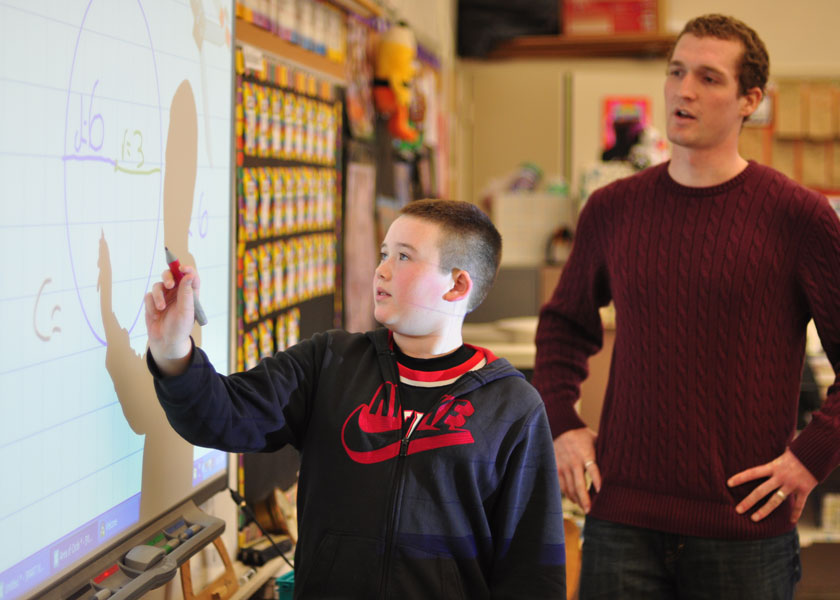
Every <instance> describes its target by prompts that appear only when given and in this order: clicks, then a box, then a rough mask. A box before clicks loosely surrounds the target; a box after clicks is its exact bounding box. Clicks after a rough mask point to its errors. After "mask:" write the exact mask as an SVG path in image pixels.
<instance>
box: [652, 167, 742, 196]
mask: <svg viewBox="0 0 840 600" xmlns="http://www.w3.org/2000/svg"><path fill="white" fill-rule="evenodd" d="M669 164H671V161H667V162H664V163H662V165H661V169H662V171H661V174H660V177H661V178H662V179H661V181H662V182H663V183H664V184H665V185H666V187H667V188H668V189H669V190H670V191H672V192H673V193H675V194H679V195H681V196H717V195H718V194H724V193H726V192H729V191H730V190H732V189H734V188H736V187H739V186H741V185H743V183H744V182H745V181H746V180H747V179H748V178H749V177H752V176H753V173H754V172H755V171H756V169H757V168H758V164H757V163H756V162H755V161H753V160H749V161H747V166H746V168H745V169H744V170H743V171H741V172H740V173H738V174H737V175H736V176H735V177H733V178H732V179H729V180H727V181H724V182H723V183H719V184H717V185H710V186H708V187H689V186H687V185H682V184H681V183H677V182H676V181H674V179H673V178H672V177H671V175H670V173H668V165H669Z"/></svg>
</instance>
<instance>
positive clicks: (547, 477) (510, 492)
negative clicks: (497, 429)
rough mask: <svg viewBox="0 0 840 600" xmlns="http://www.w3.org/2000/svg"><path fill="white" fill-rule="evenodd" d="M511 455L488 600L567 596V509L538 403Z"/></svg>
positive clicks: (494, 521)
mask: <svg viewBox="0 0 840 600" xmlns="http://www.w3.org/2000/svg"><path fill="white" fill-rule="evenodd" d="M523 422H524V424H523V426H522V428H521V431H520V432H519V433H518V436H517V441H516V445H515V447H514V448H513V450H512V451H511V453H510V455H509V456H508V460H507V464H506V465H505V474H504V477H503V480H502V485H501V489H500V490H499V497H498V501H497V502H496V504H495V506H494V509H493V514H492V515H491V516H490V519H491V521H490V526H491V529H492V532H493V539H494V548H495V550H494V552H495V559H494V565H493V570H492V575H491V579H490V581H489V585H490V597H491V598H493V599H501V598H509V599H514V598H516V599H524V598H565V597H566V566H565V565H566V552H565V538H564V534H563V506H562V502H561V497H560V483H559V480H558V479H557V466H556V463H555V461H554V446H553V444H552V440H551V433H550V431H549V428H548V421H547V419H546V416H545V409H544V407H543V406H542V404H538V405H537V406H536V408H535V409H534V410H533V411H531V413H530V414H529V415H527V418H523Z"/></svg>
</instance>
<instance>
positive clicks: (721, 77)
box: [665, 34, 760, 150]
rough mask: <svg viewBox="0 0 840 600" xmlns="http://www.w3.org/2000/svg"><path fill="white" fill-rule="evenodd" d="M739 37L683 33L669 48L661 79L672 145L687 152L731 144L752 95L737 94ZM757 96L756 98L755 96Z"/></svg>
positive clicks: (741, 47)
mask: <svg viewBox="0 0 840 600" xmlns="http://www.w3.org/2000/svg"><path fill="white" fill-rule="evenodd" d="M743 50H744V47H743V44H742V43H741V42H740V41H736V40H721V39H718V38H715V37H702V38H699V37H696V36H694V35H691V34H685V35H683V36H682V37H681V38H680V39H679V41H678V42H677V45H676V47H675V48H674V53H673V56H672V57H671V62H670V63H669V64H668V75H667V78H666V80H665V107H666V111H667V122H666V123H667V129H666V130H667V135H668V139H669V140H670V141H671V143H672V144H674V145H675V146H681V147H683V148H689V149H693V150H715V149H718V148H723V147H724V146H729V147H733V146H732V145H734V147H735V148H737V143H738V134H739V133H740V131H741V123H742V121H743V118H744V117H745V116H747V115H749V114H750V113H751V112H752V111H753V110H755V106H754V104H755V102H754V101H753V100H754V99H753V98H751V97H750V96H749V95H745V96H739V93H738V73H737V64H738V62H739V60H740V58H741V54H742V53H743ZM759 98H760V96H759Z"/></svg>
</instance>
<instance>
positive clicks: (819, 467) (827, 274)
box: [791, 198, 840, 481]
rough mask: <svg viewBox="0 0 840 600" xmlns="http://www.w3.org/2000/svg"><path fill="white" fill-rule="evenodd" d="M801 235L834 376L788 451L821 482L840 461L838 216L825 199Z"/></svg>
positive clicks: (806, 281) (802, 264)
mask: <svg viewBox="0 0 840 600" xmlns="http://www.w3.org/2000/svg"><path fill="white" fill-rule="evenodd" d="M805 238H806V239H805V241H804V254H803V258H802V260H800V261H799V279H800V281H801V284H802V288H803V290H804V293H805V296H806V298H807V300H808V306H809V308H810V311H811V316H812V317H813V319H814V324H815V325H816V327H817V332H818V333H819V336H820V342H821V343H822V347H823V349H824V350H825V353H826V356H827V357H828V359H829V361H830V362H831V365H832V366H833V368H834V373H835V379H834V383H833V384H832V385H831V386H830V387H829V388H828V394H827V395H826V399H825V402H824V403H823V406H822V408H821V409H820V410H818V411H816V412H815V413H813V415H812V418H811V422H810V423H809V424H808V425H807V426H806V427H805V429H803V430H802V433H800V434H799V436H798V437H797V438H796V439H795V440H794V441H793V442H792V443H791V451H792V452H793V453H794V454H795V455H796V457H797V458H798V459H799V460H800V461H801V462H802V464H804V465H805V467H806V468H807V469H808V470H809V471H810V472H811V474H813V475H814V477H816V478H817V479H818V480H820V481H822V480H823V479H825V478H826V477H828V475H829V473H831V471H832V470H833V469H834V468H835V467H837V465H838V464H840V220H838V218H837V214H836V213H835V212H834V210H833V209H832V208H831V206H830V205H829V204H828V202H827V201H826V200H825V199H824V198H821V199H820V201H819V202H818V204H817V207H816V209H815V211H814V213H813V218H812V223H811V224H810V226H809V227H808V231H807V233H806V234H805Z"/></svg>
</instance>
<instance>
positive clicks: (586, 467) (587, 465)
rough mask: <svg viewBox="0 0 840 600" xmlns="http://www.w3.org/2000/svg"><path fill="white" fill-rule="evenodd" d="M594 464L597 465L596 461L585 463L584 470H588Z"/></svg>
mask: <svg viewBox="0 0 840 600" xmlns="http://www.w3.org/2000/svg"><path fill="white" fill-rule="evenodd" d="M594 464H595V461H594V460H587V461H586V462H585V463H583V469H584V470H586V469H588V468H589V467H591V466H592V465H594Z"/></svg>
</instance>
